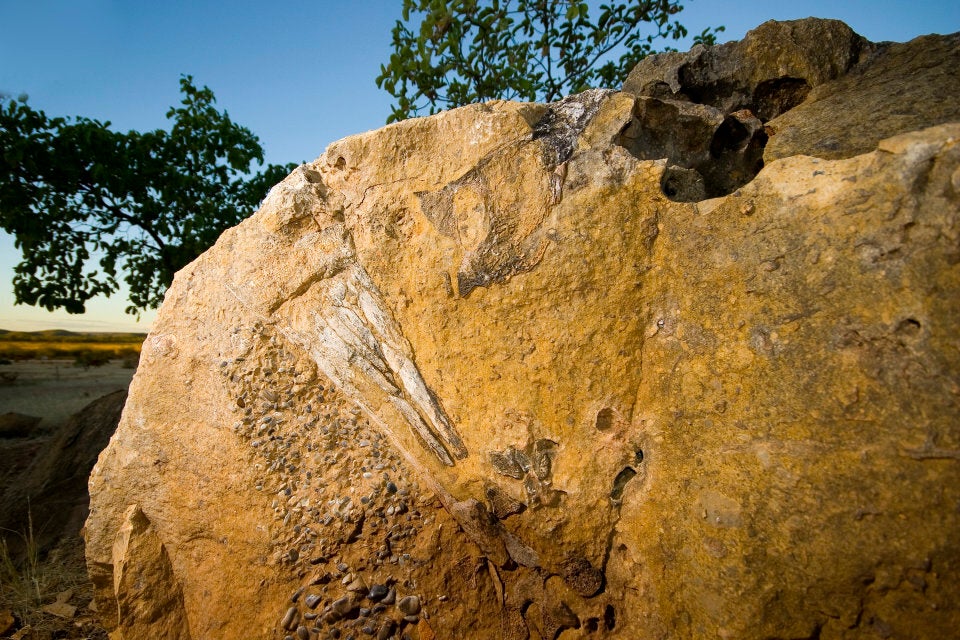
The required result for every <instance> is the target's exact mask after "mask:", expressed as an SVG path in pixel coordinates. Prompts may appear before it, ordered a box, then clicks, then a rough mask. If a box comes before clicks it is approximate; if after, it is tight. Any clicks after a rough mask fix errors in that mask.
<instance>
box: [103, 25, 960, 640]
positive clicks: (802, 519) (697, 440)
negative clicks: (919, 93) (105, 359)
mask: <svg viewBox="0 0 960 640" xmlns="http://www.w3.org/2000/svg"><path fill="white" fill-rule="evenodd" d="M831 25H835V23H831ZM841 26H842V25H841ZM828 27H830V28H838V27H835V26H830V25H828ZM771 29H772V27H769V26H768V27H767V31H770V30H771ZM814 31H815V32H816V33H820V31H817V30H814ZM844 33H845V32H844ZM853 36H855V34H853ZM853 36H849V37H847V36H845V37H847V39H846V40H844V41H843V42H847V43H848V44H849V42H854V43H857V42H859V40H856V38H859V37H858V36H856V38H854V37H853ZM844 46H848V45H844ZM849 46H853V45H849ZM857 47H859V48H858V49H857V51H858V52H861V50H862V51H868V50H869V47H867V46H866V45H863V46H861V45H860V44H858V45H857ZM751 50H752V49H751ZM858 55H859V53H858ZM864 55H866V54H864ZM827 57H829V56H827ZM809 64H810V65H813V66H816V65H817V64H819V62H818V60H816V59H815V60H812V61H811V62H810V63H809ZM824 64H826V63H824ZM831 64H832V63H831ZM818 68H819V67H818ZM842 72H843V69H841V70H840V71H837V70H836V69H833V70H832V71H831V72H830V73H829V74H828V73H826V72H824V73H822V74H821V75H820V76H817V77H816V78H815V80H816V82H818V83H820V82H830V81H832V80H831V78H834V77H836V75H837V73H842ZM831 74H832V75H831ZM904 81H905V82H908V81H909V79H905V80H904ZM788 84H789V83H788ZM790 86H793V85H790ZM658 91H659V92H660V93H658V94H657V96H655V97H652V96H651V95H647V94H644V93H643V91H639V90H638V95H634V94H631V93H616V92H610V91H593V92H587V93H585V94H581V95H579V96H573V97H571V98H568V99H566V100H564V101H561V102H559V103H554V104H551V105H534V104H516V103H506V102H495V103H488V104H485V105H474V106H469V107H464V108H461V109H457V110H454V111H449V112H446V113H442V114H440V115H437V116H433V117H430V118H424V119H419V120H412V121H407V122H403V123H400V124H397V125H393V126H390V127H386V128H384V129H381V130H379V131H374V132H371V133H368V134H364V135H360V136H355V137H351V138H346V139H344V140H342V141H340V142H337V143H334V144H332V145H331V146H330V147H329V148H328V149H327V151H326V153H325V154H324V155H322V156H321V157H320V158H319V159H318V160H316V161H315V162H313V163H310V164H307V165H304V166H302V167H300V168H299V169H297V170H296V171H295V172H294V173H293V174H292V175H291V176H290V177H288V178H287V179H286V180H285V181H284V182H282V183H281V184H279V185H277V186H276V187H275V188H274V189H273V190H272V192H271V194H270V195H269V196H268V198H267V199H266V201H265V202H264V204H263V207H262V208H261V210H260V211H259V212H258V213H257V214H256V215H254V216H253V217H252V218H250V219H249V220H247V221H245V222H244V223H242V224H241V225H239V226H238V227H236V228H234V229H232V230H230V231H228V232H227V233H225V234H224V235H223V236H222V237H221V239H220V241H219V242H218V243H217V245H216V246H215V247H214V248H212V249H211V250H210V251H208V252H207V253H206V254H204V255H203V256H201V258H199V259H198V260H197V261H196V262H194V263H193V264H191V265H190V266H189V267H187V268H186V269H184V270H183V271H182V272H181V273H179V274H178V275H177V278H176V281H175V282H174V285H173V286H172V287H171V289H170V291H169V292H168V294H167V298H166V301H165V303H164V305H163V307H162V309H161V311H160V314H159V318H158V320H157V322H156V325H155V326H154V329H153V332H152V333H151V335H150V337H149V338H148V340H147V342H146V344H145V345H144V351H143V356H142V359H141V366H140V369H139V371H138V372H137V375H136V377H135V379H134V382H133V385H132V387H131V390H130V399H129V401H128V402H127V406H126V409H125V412H124V418H123V420H122V422H121V425H120V427H119V429H118V431H117V434H116V435H115V436H114V438H113V440H112V441H111V444H110V446H109V447H108V448H107V450H106V451H105V452H104V453H103V454H102V456H101V458H100V461H99V463H98V466H97V468H96V469H95V471H94V474H93V476H92V477H91V482H90V489H91V515H90V519H89V520H88V523H87V529H86V535H87V544H88V550H87V553H88V561H89V566H90V570H91V574H92V575H93V577H94V579H95V583H96V584H97V587H98V599H99V602H100V610H101V611H103V612H105V617H106V620H105V622H106V624H107V625H108V626H109V627H110V628H111V629H114V630H115V631H114V635H115V637H117V638H128V639H129V638H140V637H171V638H173V637H183V638H187V637H190V638H277V639H281V638H284V637H285V636H289V637H291V638H317V637H319V638H327V637H341V638H346V637H348V636H350V635H352V636H354V637H356V638H360V637H368V636H370V637H378V638H384V639H385V638H391V637H397V638H400V637H404V634H407V636H408V637H410V638H413V639H417V638H419V639H428V638H459V637H463V638H547V639H551V640H552V639H553V638H556V637H560V638H579V637H596V638H614V637H616V638H682V637H693V638H701V637H702V638H708V637H709V638H714V637H723V638H771V637H777V638H781V637H782V638H807V637H811V638H812V637H820V638H846V637H851V638H852V637H873V636H877V637H930V638H936V637H943V636H944V634H946V633H950V632H952V630H955V629H957V628H960V607H958V604H957V603H958V602H960V572H958V563H960V539H958V538H957V535H956V533H957V531H958V530H960V419H958V416H960V406H958V405H960V339H958V336H960V123H954V124H949V123H948V124H942V125H940V126H936V127H932V128H927V129H923V130H920V131H913V132H904V133H902V134H901V135H897V136H895V137H890V138H887V139H884V140H882V141H881V142H880V143H879V145H878V146H877V147H876V148H875V149H873V150H871V151H869V152H867V153H862V154H860V155H854V156H852V157H847V158H845V159H837V160H828V159H820V158H817V157H813V156H800V155H796V156H791V157H784V158H782V159H778V160H775V161H772V162H769V163H768V164H767V165H766V166H763V168H762V170H760V171H759V173H758V174H757V175H756V176H755V177H753V172H755V171H756V170H757V169H759V166H753V165H752V164H750V163H759V165H760V166H762V160H761V159H760V158H761V156H762V151H763V145H764V144H765V143H766V141H767V136H770V135H773V136H775V135H777V134H776V133H773V134H771V132H770V131H765V130H764V128H763V124H764V122H765V121H766V119H767V118H768V117H771V118H772V117H775V116H777V115H780V114H779V113H771V114H767V115H764V114H759V113H756V112H753V111H750V109H749V108H748V106H745V105H744V104H734V103H731V104H724V105H723V106H713V107H709V109H713V110H714V111H709V110H708V109H707V108H706V107H703V108H701V107H699V106H696V104H695V103H693V102H691V101H690V98H689V96H687V97H685V98H683V99H681V98H678V97H677V96H672V97H669V96H665V95H664V94H663V90H662V88H661V89H658ZM800 99H802V97H801V98H800ZM832 99H836V95H834V96H833V98H832ZM651 100H658V101H661V102H662V103H663V104H660V103H656V104H654V103H653V102H651ZM664 105H665V106H664ZM791 106H792V105H791ZM664 109H673V110H674V111H675V112H676V113H679V114H682V115H683V117H689V118H694V119H697V122H699V123H700V126H702V127H703V128H704V129H703V130H704V131H705V132H706V133H702V134H699V135H706V136H708V139H707V140H706V141H705V142H703V143H702V145H701V146H702V150H700V151H696V153H697V154H699V155H697V156H696V157H697V158H698V159H697V160H696V162H692V161H691V162H689V163H687V164H685V165H684V164H683V163H682V162H680V160H682V158H679V156H678V157H675V158H671V157H670V153H665V154H664V155H663V156H662V158H663V159H656V158H654V157H651V156H655V155H656V153H655V148H654V146H652V145H653V144H654V143H653V142H651V140H655V138H656V136H655V135H653V134H651V133H650V131H649V122H651V121H652V120H651V118H659V117H661V115H656V114H662V113H666V111H664ZM864 126H869V125H868V123H865V125H864ZM717 132H719V133H717ZM744 132H745V133H744ZM654 133H656V132H654ZM709 136H714V138H716V137H718V136H719V137H720V139H721V141H722V142H724V144H723V145H719V146H718V145H716V144H712V143H711V140H710V139H709ZM738 136H739V137H738ZM751 145H753V146H751ZM757 145H759V146H757ZM691 148H693V146H688V149H691ZM714 151H716V153H715V154H713V156H711V153H713V152H714ZM671 153H672V152H671ZM738 154H739V155H738ZM711 157H713V158H714V160H716V161H717V162H719V163H722V162H728V161H729V162H730V166H732V167H734V168H736V169H737V170H738V171H740V170H743V171H747V173H744V174H742V175H741V176H740V177H739V178H737V179H736V180H735V181H733V182H730V181H724V179H723V178H722V176H720V174H721V173H722V172H721V171H720V170H719V169H718V166H721V165H716V164H715V165H713V166H708V164H709V163H710V162H711V160H710V158H711ZM744 158H746V160H744ZM748 161H749V162H748ZM748 165H749V166H748ZM751 166H753V170H752V172H751V171H749V169H750V167H751ZM704 177H705V178H704ZM751 178H752V179H751ZM704 179H705V180H706V182H705V183H704ZM704 184H706V187H705V186H704ZM737 186H739V188H737ZM734 189H736V190H734ZM711 190H713V191H716V190H721V191H724V190H726V191H728V193H727V195H722V196H720V197H715V198H712V199H703V196H704V195H705V194H709V193H710V192H711ZM729 191H732V193H729ZM665 192H666V193H665ZM678 193H679V194H680V196H684V197H677V194H678ZM698 193H699V194H700V195H699V198H696V197H690V196H692V195H696V194H698ZM668 194H669V195H670V197H668ZM671 197H672V198H674V199H671ZM678 199H679V200H689V201H682V202H681V201H675V200H678ZM138 564H139V565H141V566H140V569H141V570H144V571H148V572H149V576H144V579H143V580H139V581H138V580H135V579H134V578H133V576H136V572H137V571H138ZM151 634H153V635H151Z"/></svg>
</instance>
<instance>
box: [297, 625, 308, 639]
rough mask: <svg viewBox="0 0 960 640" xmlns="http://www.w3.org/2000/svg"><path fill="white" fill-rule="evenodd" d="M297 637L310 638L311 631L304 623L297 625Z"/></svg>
mask: <svg viewBox="0 0 960 640" xmlns="http://www.w3.org/2000/svg"><path fill="white" fill-rule="evenodd" d="M297 638H298V640H310V631H309V630H308V629H307V628H306V627H304V626H302V625H301V626H299V627H297Z"/></svg>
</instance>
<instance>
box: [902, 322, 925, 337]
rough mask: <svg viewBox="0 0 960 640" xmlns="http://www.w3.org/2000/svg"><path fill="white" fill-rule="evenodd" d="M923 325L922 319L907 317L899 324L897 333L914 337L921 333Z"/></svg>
mask: <svg viewBox="0 0 960 640" xmlns="http://www.w3.org/2000/svg"><path fill="white" fill-rule="evenodd" d="M921 327H922V325H921V324H920V321H919V320H917V319H916V318H907V319H905V320H901V321H900V324H898V325H897V333H899V334H902V335H905V336H910V337H913V336H915V335H917V334H918V333H920V329H921Z"/></svg>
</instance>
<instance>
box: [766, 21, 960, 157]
mask: <svg viewBox="0 0 960 640" xmlns="http://www.w3.org/2000/svg"><path fill="white" fill-rule="evenodd" d="M874 46H875V48H876V51H875V52H874V53H872V55H870V56H867V57H866V59H865V60H864V61H863V62H862V63H861V64H859V65H858V66H856V67H854V68H853V69H851V70H850V72H849V73H847V74H846V75H844V76H842V77H840V78H837V79H836V80H834V81H833V82H828V83H826V84H823V85H821V86H818V87H816V88H814V89H813V90H812V91H811V92H810V94H809V95H808V96H807V98H806V100H805V101H804V102H803V103H802V104H800V105H798V106H797V107H796V108H795V109H793V110H791V111H789V112H786V113H784V114H783V115H781V116H780V117H778V118H775V119H773V120H771V121H770V123H769V127H768V129H769V132H770V134H771V137H770V142H769V144H768V145H767V148H766V150H765V152H764V160H765V161H767V162H771V161H773V160H776V159H778V158H786V157H789V156H792V155H799V154H808V155H814V156H817V157H820V158H849V157H851V156H854V155H857V154H861V153H866V152H868V151H870V150H872V149H874V148H875V147H876V146H877V144H878V143H879V142H880V141H881V140H883V139H884V138H887V137H890V136H893V135H896V134H898V133H901V132H904V131H913V130H916V129H923V128H925V127H931V126H934V125H938V124H942V123H944V122H956V121H957V120H960V102H958V101H957V99H956V97H957V96H958V95H960V73H957V69H958V68H960V34H956V33H955V34H953V35H949V36H937V35H929V36H922V37H920V38H916V39H915V40H912V41H910V42H907V43H882V44H879V45H874Z"/></svg>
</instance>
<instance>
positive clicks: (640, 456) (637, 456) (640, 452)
mask: <svg viewBox="0 0 960 640" xmlns="http://www.w3.org/2000/svg"><path fill="white" fill-rule="evenodd" d="M633 459H634V460H636V462H637V464H640V463H641V462H643V449H637V450H636V451H634V452H633Z"/></svg>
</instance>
